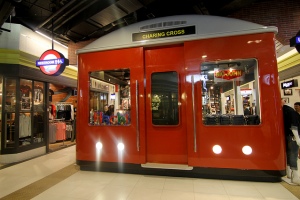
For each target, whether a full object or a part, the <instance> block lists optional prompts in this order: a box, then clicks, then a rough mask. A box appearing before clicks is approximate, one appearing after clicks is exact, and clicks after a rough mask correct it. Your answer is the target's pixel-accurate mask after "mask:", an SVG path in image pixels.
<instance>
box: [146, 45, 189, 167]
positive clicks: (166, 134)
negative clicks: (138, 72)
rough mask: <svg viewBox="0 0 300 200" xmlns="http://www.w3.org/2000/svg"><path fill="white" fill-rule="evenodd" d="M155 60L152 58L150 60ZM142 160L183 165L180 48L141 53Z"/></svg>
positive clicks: (184, 152) (182, 77)
mask: <svg viewBox="0 0 300 200" xmlns="http://www.w3.org/2000/svg"><path fill="white" fill-rule="evenodd" d="M153 58H155V59H153ZM145 70H146V83H147V84H146V96H147V97H149V98H146V116H149V117H147V118H146V137H147V143H146V146H147V147H146V151H147V152H146V160H147V162H148V163H168V164H187V133H186V119H185V118H184V117H183V114H184V113H185V103H184V102H182V101H183V100H182V99H181V97H182V94H181V93H182V91H183V88H182V85H183V83H184V82H185V80H184V76H183V75H182V73H183V70H184V61H183V47H182V46H172V47H165V48H153V49H147V50H145Z"/></svg>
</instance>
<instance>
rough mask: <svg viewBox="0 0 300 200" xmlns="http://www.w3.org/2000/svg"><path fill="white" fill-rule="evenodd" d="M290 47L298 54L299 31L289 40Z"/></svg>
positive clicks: (299, 51) (299, 43) (299, 49)
mask: <svg viewBox="0 0 300 200" xmlns="http://www.w3.org/2000/svg"><path fill="white" fill-rule="evenodd" d="M290 47H295V48H296V50H297V51H298V53H300V31H298V33H297V34H296V36H294V37H292V38H291V39H290Z"/></svg>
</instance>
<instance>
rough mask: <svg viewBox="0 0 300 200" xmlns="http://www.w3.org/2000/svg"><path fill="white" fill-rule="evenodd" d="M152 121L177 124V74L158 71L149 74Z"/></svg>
mask: <svg viewBox="0 0 300 200" xmlns="http://www.w3.org/2000/svg"><path fill="white" fill-rule="evenodd" d="M151 106H152V123H153V124H154V125H178V124H179V107H178V74H177V73H176V72H159V73H153V74H152V75H151Z"/></svg>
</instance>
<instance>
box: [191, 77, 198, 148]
mask: <svg viewBox="0 0 300 200" xmlns="http://www.w3.org/2000/svg"><path fill="white" fill-rule="evenodd" d="M191 82H192V106H193V109H192V110H193V128H194V152H197V126H196V110H195V82H194V75H192V77H191Z"/></svg>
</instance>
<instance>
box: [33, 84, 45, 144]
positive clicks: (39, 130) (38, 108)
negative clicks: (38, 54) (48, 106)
mask: <svg viewBox="0 0 300 200" xmlns="http://www.w3.org/2000/svg"><path fill="white" fill-rule="evenodd" d="M33 85H34V89H33V91H34V95H33V112H34V115H33V130H32V134H33V142H34V143H40V142H42V141H43V140H44V103H45V101H44V99H45V98H44V95H43V94H44V88H45V86H44V83H42V82H38V81H34V83H33Z"/></svg>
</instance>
